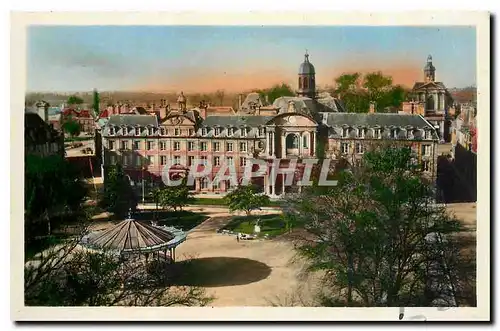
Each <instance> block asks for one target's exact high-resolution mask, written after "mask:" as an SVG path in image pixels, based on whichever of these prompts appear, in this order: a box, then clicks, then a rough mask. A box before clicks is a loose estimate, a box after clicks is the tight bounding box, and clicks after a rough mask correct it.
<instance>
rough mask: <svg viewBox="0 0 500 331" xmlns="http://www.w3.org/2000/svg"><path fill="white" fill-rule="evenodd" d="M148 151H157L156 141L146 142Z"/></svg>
mask: <svg viewBox="0 0 500 331" xmlns="http://www.w3.org/2000/svg"><path fill="white" fill-rule="evenodd" d="M146 149H147V150H148V151H151V150H153V149H155V142H154V141H148V142H146Z"/></svg>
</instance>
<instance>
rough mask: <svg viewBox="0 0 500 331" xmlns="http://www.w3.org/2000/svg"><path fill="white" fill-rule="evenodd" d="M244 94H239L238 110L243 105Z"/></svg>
mask: <svg viewBox="0 0 500 331" xmlns="http://www.w3.org/2000/svg"><path fill="white" fill-rule="evenodd" d="M242 100H243V95H241V94H238V110H240V109H241V105H242V104H243V101H242Z"/></svg>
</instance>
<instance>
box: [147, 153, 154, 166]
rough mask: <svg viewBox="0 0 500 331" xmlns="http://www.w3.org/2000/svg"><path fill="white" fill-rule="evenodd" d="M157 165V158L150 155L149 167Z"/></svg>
mask: <svg viewBox="0 0 500 331" xmlns="http://www.w3.org/2000/svg"><path fill="white" fill-rule="evenodd" d="M154 164H155V157H154V156H153V155H148V165H154Z"/></svg>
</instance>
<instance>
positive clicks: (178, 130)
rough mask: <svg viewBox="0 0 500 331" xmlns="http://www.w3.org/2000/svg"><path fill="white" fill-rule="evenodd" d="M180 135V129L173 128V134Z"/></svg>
mask: <svg viewBox="0 0 500 331" xmlns="http://www.w3.org/2000/svg"><path fill="white" fill-rule="evenodd" d="M180 135H181V129H179V128H175V129H174V136H180Z"/></svg>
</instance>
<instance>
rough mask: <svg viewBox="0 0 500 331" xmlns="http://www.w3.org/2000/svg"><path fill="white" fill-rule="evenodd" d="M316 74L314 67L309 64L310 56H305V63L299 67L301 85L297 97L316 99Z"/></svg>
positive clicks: (306, 54)
mask: <svg viewBox="0 0 500 331" xmlns="http://www.w3.org/2000/svg"><path fill="white" fill-rule="evenodd" d="M315 76H316V72H315V70H314V66H313V65H312V63H311V62H309V54H308V53H307V50H306V53H305V55H304V62H302V64H301V65H300V67H299V84H298V87H299V88H298V90H297V95H298V96H300V97H308V98H311V99H315V98H316V77H315Z"/></svg>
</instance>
